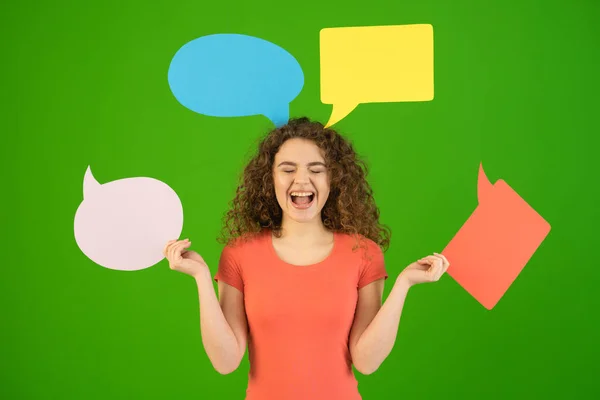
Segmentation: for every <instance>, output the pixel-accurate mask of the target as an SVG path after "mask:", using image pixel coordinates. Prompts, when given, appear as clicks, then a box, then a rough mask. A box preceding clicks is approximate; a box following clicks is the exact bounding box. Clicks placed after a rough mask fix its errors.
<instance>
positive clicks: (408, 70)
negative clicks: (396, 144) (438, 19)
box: [320, 24, 433, 126]
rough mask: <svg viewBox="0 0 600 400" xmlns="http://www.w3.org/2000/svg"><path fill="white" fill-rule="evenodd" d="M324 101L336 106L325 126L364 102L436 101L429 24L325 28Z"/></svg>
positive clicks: (323, 54) (323, 56)
mask: <svg viewBox="0 0 600 400" xmlns="http://www.w3.org/2000/svg"><path fill="white" fill-rule="evenodd" d="M320 42H321V46H320V53H321V54H320V57H321V101H322V102H323V103H324V104H333V110H332V113H331V117H330V118H329V122H328V123H327V125H326V126H331V125H333V124H335V123H336V122H338V121H340V120H341V119H343V118H344V117H346V116H347V115H348V114H350V113H351V112H352V111H353V110H354V109H355V108H356V107H357V106H358V105H359V104H361V103H384V102H406V101H430V100H433V26H431V25H430V24H414V25H390V26H365V27H343V28H325V29H322V30H321V39H320Z"/></svg>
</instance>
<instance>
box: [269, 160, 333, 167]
mask: <svg viewBox="0 0 600 400" xmlns="http://www.w3.org/2000/svg"><path fill="white" fill-rule="evenodd" d="M282 165H291V166H293V167H295V166H296V165H298V164H296V163H295V162H292V161H283V162H280V163H279V165H278V167H281V166H282ZM306 166H307V167H314V166H322V167H327V166H326V165H325V164H324V163H322V162H321V161H312V162H309V163H308V164H306Z"/></svg>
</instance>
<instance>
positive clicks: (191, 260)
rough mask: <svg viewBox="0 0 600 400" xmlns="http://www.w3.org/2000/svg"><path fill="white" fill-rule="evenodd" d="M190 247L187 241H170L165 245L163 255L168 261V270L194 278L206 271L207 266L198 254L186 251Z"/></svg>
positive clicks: (190, 243)
mask: <svg viewBox="0 0 600 400" xmlns="http://www.w3.org/2000/svg"><path fill="white" fill-rule="evenodd" d="M191 245H192V242H190V241H189V239H185V240H170V241H169V242H167V244H166V245H165V248H164V250H163V254H164V255H165V257H166V258H167V260H168V261H169V268H171V269H172V270H174V271H179V272H183V273H184V274H187V275H190V276H193V277H194V278H196V277H198V275H199V274H201V273H203V272H205V271H207V270H208V265H206V262H205V261H204V259H203V258H202V257H201V256H200V254H198V253H196V252H195V251H191V250H187V249H188V248H189V247H190V246H191Z"/></svg>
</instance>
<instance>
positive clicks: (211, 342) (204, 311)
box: [196, 269, 243, 374]
mask: <svg viewBox="0 0 600 400" xmlns="http://www.w3.org/2000/svg"><path fill="white" fill-rule="evenodd" d="M196 284H197V286H198V297H199V303H200V332H201V336H202V344H203V345H204V349H205V351H206V354H207V355H208V358H209V359H210V361H211V363H212V365H213V366H214V368H215V369H216V370H217V371H218V372H220V373H222V374H227V373H230V372H232V371H233V370H235V369H236V368H237V367H238V365H239V364H240V361H241V359H242V356H243V352H242V351H241V350H240V348H239V344H238V341H237V339H236V337H235V335H234V333H233V331H232V329H231V327H230V326H229V323H228V322H227V320H226V319H225V316H224V315H223V310H222V309H221V305H220V304H219V300H218V299H217V295H216V293H215V289H214V287H213V283H212V278H211V275H210V271H209V270H208V269H207V270H206V273H202V274H200V275H199V276H197V277H196Z"/></svg>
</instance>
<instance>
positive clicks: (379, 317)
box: [352, 277, 410, 374]
mask: <svg viewBox="0 0 600 400" xmlns="http://www.w3.org/2000/svg"><path fill="white" fill-rule="evenodd" d="M409 288H410V285H409V284H408V283H407V281H406V280H404V279H402V278H401V277H399V278H398V279H397V280H396V282H395V283H394V287H393V288H392V290H391V292H390V294H389V296H388V298H387V299H386V301H385V302H384V304H383V305H382V306H381V308H380V309H379V312H378V313H377V314H376V315H375V317H374V318H373V320H372V321H371V323H370V324H369V326H368V327H367V328H366V329H365V331H364V332H363V333H362V334H361V335H360V337H359V338H358V340H357V341H356V346H355V348H354V351H353V354H352V359H353V362H354V365H355V367H356V368H357V369H358V370H359V371H360V372H361V373H363V374H370V373H373V372H374V371H376V370H377V368H379V366H380V365H381V363H383V361H384V360H385V359H386V357H387V356H388V355H389V354H390V352H391V351H392V348H393V347H394V343H395V342H396V336H397V333H398V327H399V324H400V317H401V315H402V309H403V308H404V301H405V299H406V295H407V294H408V290H409Z"/></svg>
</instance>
